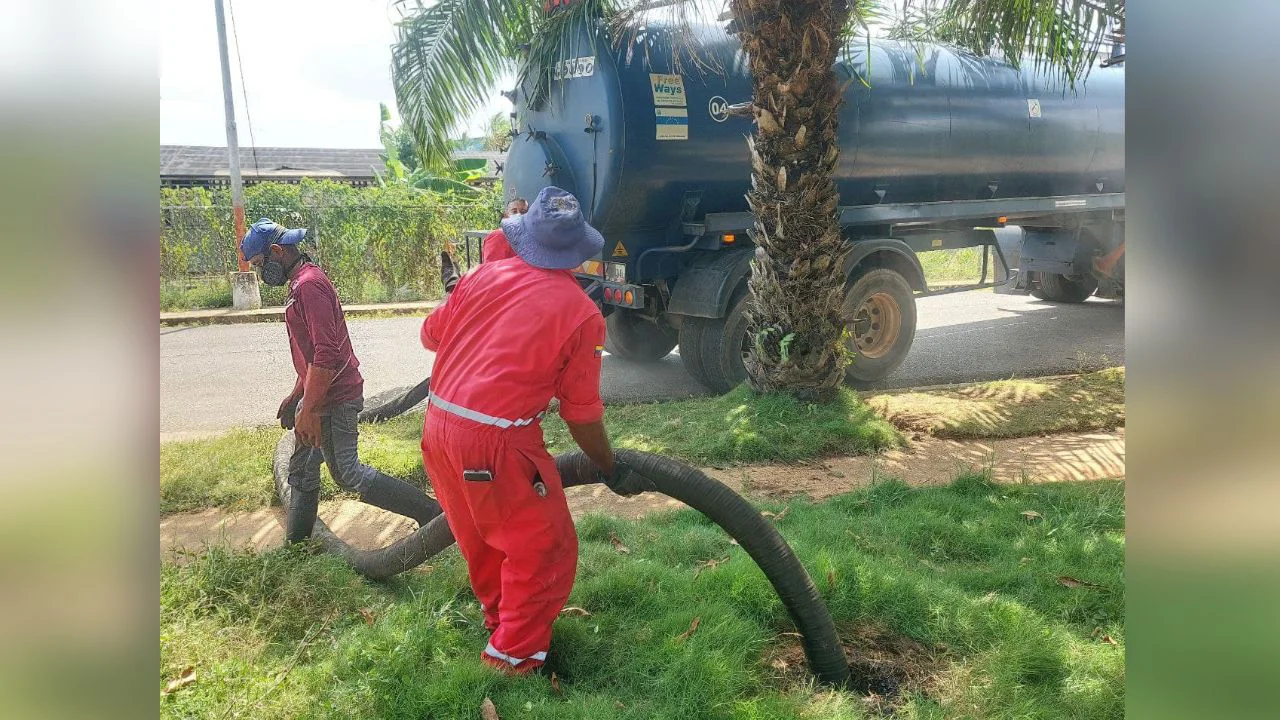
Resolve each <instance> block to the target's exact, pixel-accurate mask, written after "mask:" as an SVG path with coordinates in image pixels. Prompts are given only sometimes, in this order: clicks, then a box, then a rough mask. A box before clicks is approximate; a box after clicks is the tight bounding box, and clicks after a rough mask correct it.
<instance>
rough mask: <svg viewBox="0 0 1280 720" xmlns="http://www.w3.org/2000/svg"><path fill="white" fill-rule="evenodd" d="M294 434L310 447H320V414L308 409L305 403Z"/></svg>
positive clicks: (299, 414)
mask: <svg viewBox="0 0 1280 720" xmlns="http://www.w3.org/2000/svg"><path fill="white" fill-rule="evenodd" d="M293 434H294V435H296V436H297V437H298V440H299V442H301V443H302V444H303V445H308V446H310V447H320V415H319V414H317V413H315V412H312V411H310V410H308V409H307V407H306V406H305V405H304V406H303V407H302V412H300V413H298V418H297V424H296V425H295V426H294V428H293Z"/></svg>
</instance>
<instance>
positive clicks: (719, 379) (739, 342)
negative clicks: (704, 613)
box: [680, 281, 751, 394]
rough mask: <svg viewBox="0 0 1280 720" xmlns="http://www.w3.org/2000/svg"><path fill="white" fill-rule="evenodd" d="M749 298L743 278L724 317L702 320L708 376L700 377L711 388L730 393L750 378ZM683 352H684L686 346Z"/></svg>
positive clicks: (701, 340)
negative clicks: (747, 362) (748, 354)
mask: <svg viewBox="0 0 1280 720" xmlns="http://www.w3.org/2000/svg"><path fill="white" fill-rule="evenodd" d="M750 302H751V291H750V290H749V289H748V288H747V283H746V282H745V281H744V282H743V283H742V284H741V285H740V286H738V289H737V290H734V291H733V296H732V297H731V298H730V299H729V307H728V309H727V310H726V312H725V316H724V317H722V318H714V319H703V320H702V322H701V324H702V333H701V335H700V336H699V337H698V339H697V345H698V346H699V347H698V350H699V352H700V357H701V361H702V374H703V375H704V376H705V379H699V382H701V383H702V384H703V385H705V386H706V387H707V388H708V389H710V390H711V391H712V392H716V393H720V394H724V393H727V392H729V391H730V390H732V389H734V388H735V387H737V386H738V385H740V384H741V383H742V382H743V381H744V380H746V379H747V366H746V363H745V362H744V361H743V359H744V357H745V355H746V350H747V305H748V304H749V303H750ZM680 354H681V355H683V354H684V350H683V349H681V351H680ZM691 374H692V373H691Z"/></svg>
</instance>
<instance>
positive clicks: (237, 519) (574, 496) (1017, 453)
mask: <svg viewBox="0 0 1280 720" xmlns="http://www.w3.org/2000/svg"><path fill="white" fill-rule="evenodd" d="M975 467H976V468H990V471H991V473H992V477H994V478H995V480H996V481H997V482H1066V481H1080V480H1100V479H1104V478H1121V477H1124V473H1125V450H1124V428H1120V429H1119V430H1116V431H1113V432H1098V433H1068V434H1063V435H1050V436H1047V437H1036V438H1020V439H1016V440H994V441H978V440H938V439H934V438H927V437H926V438H923V439H921V440H919V441H917V442H914V443H912V445H911V447H910V448H908V449H905V450H894V451H891V452H887V453H884V454H881V455H877V456H859V457H841V458H829V459H826V460H815V461H809V462H805V463H797V464H795V465H746V466H742V467H735V468H706V469H705V470H706V472H707V474H708V475H710V476H711V477H714V478H715V479H717V480H719V481H721V482H723V483H724V484H726V485H728V486H729V487H731V488H733V489H734V490H737V491H739V492H742V493H744V494H746V495H747V496H749V497H756V498H765V499H787V498H791V497H795V496H799V495H804V496H807V497H810V498H812V499H814V500H825V499H827V498H829V497H832V496H834V495H840V494H842V493H847V492H851V491H853V490H856V489H858V488H861V487H866V486H867V485H870V484H871V483H872V482H874V481H875V480H877V479H880V478H885V477H896V478H899V479H901V480H903V481H905V482H906V483H907V484H909V485H912V486H929V485H945V484H947V483H949V482H951V480H952V479H953V478H955V476H956V474H957V473H958V472H959V471H961V470H964V469H968V468H975ZM565 495H566V496H567V497H568V500H569V509H570V511H571V512H572V513H573V515H574V517H582V516H583V515H585V514H587V513H593V512H595V513H605V514H609V515H616V516H619V517H625V518H633V519H634V518H638V517H641V516H643V515H646V514H648V513H651V512H658V511H662V510H671V509H675V508H681V507H684V504H683V503H681V502H679V501H677V500H672V499H671V498H669V497H667V496H666V495H661V494H658V493H643V494H641V495H636V496H634V497H629V498H625V497H620V496H618V495H614V494H613V493H612V492H611V491H610V490H609V489H608V488H606V487H604V486H603V485H587V486H584V487H577V488H569V490H567V491H566V492H565ZM320 517H321V519H323V520H324V521H325V523H327V524H328V525H329V527H330V528H331V529H333V531H334V532H335V533H337V534H338V536H339V537H341V538H342V539H344V540H346V541H347V542H348V543H350V544H351V545H353V546H355V547H359V548H364V549H373V548H379V547H384V546H386V545H387V544H389V543H391V542H393V541H395V540H397V539H399V538H401V537H404V536H405V535H408V534H409V533H411V532H413V530H414V529H415V527H416V525H415V523H414V522H413V521H412V520H409V519H408V518H403V517H401V516H399V515H395V514H392V513H388V512H385V511H383V510H379V509H378V508H375V507H371V506H369V505H365V504H364V503H362V502H359V501H356V500H335V501H332V502H326V503H322V504H321V508H320ZM283 520H284V518H283V516H282V514H281V510H280V509H279V508H270V509H263V510H255V511H253V512H227V511H224V510H217V509H213V510H201V511H197V512H190V513H177V514H173V515H168V516H165V517H163V518H161V521H160V549H161V552H162V553H165V554H166V555H168V554H170V551H172V550H175V549H186V550H199V549H201V548H202V547H204V546H207V545H214V544H223V545H229V546H231V547H237V548H245V547H250V548H254V549H257V550H264V549H267V548H271V547H279V546H280V545H281V544H282V543H283V542H284V531H283V530H282V529H281V528H282V522H283Z"/></svg>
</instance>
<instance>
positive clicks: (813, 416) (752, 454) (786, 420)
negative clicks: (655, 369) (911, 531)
mask: <svg viewBox="0 0 1280 720" xmlns="http://www.w3.org/2000/svg"><path fill="white" fill-rule="evenodd" d="M605 422H606V423H607V424H608V426H609V435H610V438H611V439H612V441H613V443H614V444H615V445H617V446H618V447H623V448H631V449H634V450H647V451H649V452H656V453H661V454H663V455H669V456H671V457H675V458H679V459H681V460H684V461H686V462H691V463H702V464H707V463H739V462H760V461H770V462H787V461H791V460H799V459H803V458H810V457H816V456H820V455H832V454H837V453H838V454H843V455H860V454H864V453H869V452H873V451H876V450H882V449H885V448H892V447H897V445H898V444H899V440H900V438H899V436H898V433H897V431H896V430H894V429H893V427H892V426H891V425H889V424H888V423H886V422H885V421H884V420H882V419H880V418H879V417H877V416H876V415H875V413H874V412H872V411H871V409H870V408H868V407H867V405H866V403H864V402H862V400H861V399H859V397H858V394H857V393H855V392H853V391H852V390H848V389H843V388H842V389H841V390H840V393H839V395H838V397H837V398H836V399H835V400H834V401H832V402H830V403H827V404H823V405H813V404H808V403H803V402H800V401H798V400H796V399H795V398H792V397H790V396H789V395H780V394H779V395H762V396H761V395H755V394H753V393H752V392H751V391H750V390H748V389H747V387H746V386H745V385H744V386H740V387H738V388H737V389H735V390H733V391H731V392H729V393H727V394H725V395H721V396H719V397H709V398H694V399H691V400H678V401H673V402H662V403H653V404H649V405H619V406H611V407H609V408H608V410H607V411H606V415H605ZM545 430H546V436H547V442H548V445H549V446H551V447H553V449H554V451H557V452H560V451H564V450H569V449H572V447H573V442H572V440H571V439H570V438H569V432H568V429H567V428H565V426H564V423H563V422H561V421H560V419H559V418H555V419H554V420H552V421H549V422H546V423H545Z"/></svg>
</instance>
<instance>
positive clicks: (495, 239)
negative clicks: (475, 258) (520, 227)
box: [480, 197, 529, 262]
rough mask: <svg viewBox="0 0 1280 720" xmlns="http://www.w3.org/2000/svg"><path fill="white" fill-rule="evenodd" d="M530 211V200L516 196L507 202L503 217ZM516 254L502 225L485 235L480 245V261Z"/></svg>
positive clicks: (500, 258)
mask: <svg viewBox="0 0 1280 720" xmlns="http://www.w3.org/2000/svg"><path fill="white" fill-rule="evenodd" d="M527 212H529V201H528V200H525V199H524V198H522V197H518V198H515V199H514V200H512V201H511V202H509V203H507V208H506V210H504V211H503V212H502V219H503V220H506V219H507V218H509V217H514V216H516V215H523V214H525V213H527ZM515 256H516V253H515V251H514V250H512V249H511V243H509V242H507V236H506V235H504V234H503V232H502V227H501V226H499V227H498V229H497V230H494V231H493V232H491V233H489V234H488V235H487V236H485V239H484V242H483V243H481V247H480V262H494V261H496V260H506V259H507V258H513V257H515Z"/></svg>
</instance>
